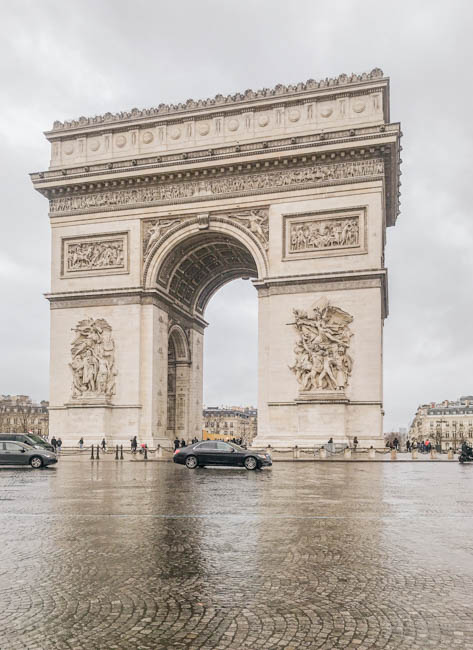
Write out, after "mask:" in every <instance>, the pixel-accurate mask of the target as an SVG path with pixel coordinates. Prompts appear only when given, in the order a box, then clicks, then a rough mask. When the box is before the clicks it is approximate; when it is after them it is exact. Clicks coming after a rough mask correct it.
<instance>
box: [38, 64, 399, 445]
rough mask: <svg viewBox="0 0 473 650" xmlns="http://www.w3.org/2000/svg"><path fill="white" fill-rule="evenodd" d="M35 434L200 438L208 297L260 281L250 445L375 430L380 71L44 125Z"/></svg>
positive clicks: (390, 212)
mask: <svg viewBox="0 0 473 650" xmlns="http://www.w3.org/2000/svg"><path fill="white" fill-rule="evenodd" d="M46 136H47V138H48V139H49V140H50V142H51V144H52V157H51V165H50V167H49V169H48V170H47V171H44V172H38V173H35V174H32V180H33V183H34V186H35V188H36V189H37V190H38V191H40V192H41V193H42V194H43V195H44V196H46V197H47V199H48V200H49V205H50V218H51V223H52V226H53V228H52V288H51V293H50V294H49V295H48V299H49V300H50V303H51V340H52V347H51V364H50V368H51V395H50V431H51V433H52V434H60V435H61V437H62V439H63V440H65V441H66V442H68V441H70V442H71V443H74V444H75V442H76V441H77V439H79V437H81V436H82V437H84V438H85V439H86V440H90V441H94V442H95V441H97V440H98V439H100V438H101V437H103V436H105V437H106V438H107V439H108V441H109V442H111V443H114V442H122V441H127V440H129V439H130V438H131V437H132V436H133V435H138V436H139V437H140V439H141V440H143V441H147V442H149V443H150V444H157V443H161V444H168V443H169V442H170V438H171V437H172V436H173V435H175V434H176V433H178V432H180V431H182V432H184V431H187V435H186V436H185V437H186V438H191V437H193V436H195V435H197V437H200V434H201V429H202V349H203V337H204V331H205V327H206V325H207V323H206V322H205V319H204V314H205V307H206V305H207V303H208V301H209V299H210V297H211V296H212V295H213V294H214V293H215V291H217V290H218V289H219V288H220V287H221V286H222V285H223V284H225V283H226V282H229V281H230V280H232V279H235V278H238V277H248V278H251V279H252V281H253V283H254V286H255V288H256V290H257V292H258V323H259V324H258V340H259V351H258V384H259V388H258V438H257V441H256V442H257V444H261V445H266V444H272V445H273V446H274V445H276V446H293V445H295V444H297V445H299V446H307V445H310V446H312V445H314V444H321V443H324V442H326V441H327V440H328V438H330V437H332V438H333V439H334V441H335V442H340V443H347V442H350V441H351V440H352V438H353V437H354V436H357V437H358V440H359V443H360V446H363V445H364V444H365V445H371V444H373V445H382V444H383V436H382V416H383V395H382V328H383V321H384V318H385V317H386V316H387V290H386V273H387V271H386V269H385V267H384V245H385V240H386V227H387V226H393V225H394V224H395V222H396V217H397V214H398V211H399V200H398V194H399V164H400V143H399V141H400V125H399V124H397V123H391V122H390V117H389V79H387V78H386V77H384V76H383V74H382V72H381V71H380V70H379V69H375V70H373V71H372V72H371V73H368V74H363V75H351V76H346V75H340V76H339V77H337V78H336V79H332V80H329V81H328V82H327V81H324V82H315V81H313V80H309V81H307V82H306V83H301V84H298V85H297V86H287V87H286V86H282V85H279V86H277V87H276V88H275V89H273V90H264V91H258V92H252V91H248V92H246V93H244V94H237V95H234V96H229V97H227V98H223V97H221V96H218V97H217V98H215V100H212V101H207V100H206V101H200V102H193V101H189V102H187V103H186V104H185V105H178V106H167V107H165V106H164V107H163V106H161V107H159V108H157V109H149V110H146V111H132V112H131V113H121V114H117V115H111V114H107V115H106V116H102V117H100V116H99V117H96V118H93V119H87V118H81V119H80V120H78V121H73V122H67V123H64V124H62V123H55V125H54V128H53V129H52V130H51V131H49V132H47V134H46Z"/></svg>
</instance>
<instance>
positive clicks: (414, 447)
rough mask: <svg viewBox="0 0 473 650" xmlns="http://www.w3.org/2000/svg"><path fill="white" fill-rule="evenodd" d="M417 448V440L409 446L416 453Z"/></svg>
mask: <svg viewBox="0 0 473 650" xmlns="http://www.w3.org/2000/svg"><path fill="white" fill-rule="evenodd" d="M418 446H419V445H418V444H417V440H413V442H412V445H411V448H412V449H413V450H416V451H417V448H418Z"/></svg>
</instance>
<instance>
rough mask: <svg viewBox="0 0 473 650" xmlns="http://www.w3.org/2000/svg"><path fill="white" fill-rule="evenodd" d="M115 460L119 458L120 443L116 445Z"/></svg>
mask: <svg viewBox="0 0 473 650" xmlns="http://www.w3.org/2000/svg"><path fill="white" fill-rule="evenodd" d="M115 460H118V445H117V446H116V447H115Z"/></svg>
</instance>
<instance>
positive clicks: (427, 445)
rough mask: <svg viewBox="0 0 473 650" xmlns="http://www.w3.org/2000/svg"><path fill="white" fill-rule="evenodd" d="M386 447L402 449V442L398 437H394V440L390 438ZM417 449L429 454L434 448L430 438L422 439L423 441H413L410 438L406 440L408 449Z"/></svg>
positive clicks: (409, 450) (408, 450)
mask: <svg viewBox="0 0 473 650" xmlns="http://www.w3.org/2000/svg"><path fill="white" fill-rule="evenodd" d="M386 448H387V449H395V450H396V451H401V444H400V442H399V440H398V439H397V438H394V440H388V441H387V442H386ZM415 450H417V451H420V453H421V454H428V453H429V452H430V451H431V450H432V443H431V442H430V440H421V442H417V440H412V441H411V440H409V438H408V439H407V440H406V451H407V452H411V451H415Z"/></svg>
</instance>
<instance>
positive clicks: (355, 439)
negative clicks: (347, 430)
mask: <svg viewBox="0 0 473 650" xmlns="http://www.w3.org/2000/svg"><path fill="white" fill-rule="evenodd" d="M357 447H358V438H357V437H356V436H355V437H354V438H353V449H354V451H356V448H357Z"/></svg>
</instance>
